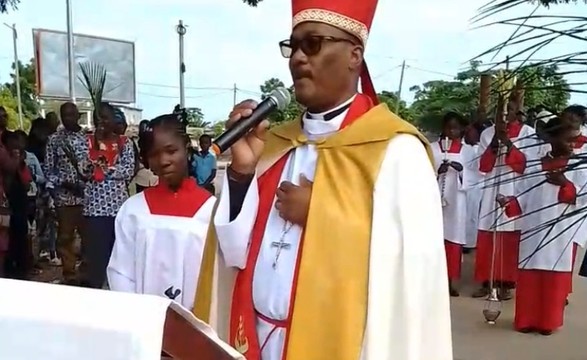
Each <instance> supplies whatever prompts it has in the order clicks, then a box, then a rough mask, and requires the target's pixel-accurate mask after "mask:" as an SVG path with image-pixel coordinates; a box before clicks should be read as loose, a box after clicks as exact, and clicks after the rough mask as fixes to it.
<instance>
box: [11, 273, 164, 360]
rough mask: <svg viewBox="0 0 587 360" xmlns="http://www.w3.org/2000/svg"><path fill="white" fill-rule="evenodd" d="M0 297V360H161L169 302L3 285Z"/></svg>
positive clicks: (34, 285)
mask: <svg viewBox="0 0 587 360" xmlns="http://www.w3.org/2000/svg"><path fill="white" fill-rule="evenodd" d="M0 293H2V296H0V334H1V336H0V359H10V360H33V359H43V360H80V359H83V360H105V359H108V360H159V359H160V358H161V345H162V341H161V340H162V337H163V325H164V323H165V314H166V311H167V307H168V306H169V304H170V303H171V301H170V300H169V299H164V298H160V297H155V296H139V295H134V294H124V293H116V292H111V291H104V290H92V289H84V288H79V287H73V286H63V285H53V284H43V283H38V282H29V281H16V280H4V279H0ZM41 303H42V306H40V304H41Z"/></svg>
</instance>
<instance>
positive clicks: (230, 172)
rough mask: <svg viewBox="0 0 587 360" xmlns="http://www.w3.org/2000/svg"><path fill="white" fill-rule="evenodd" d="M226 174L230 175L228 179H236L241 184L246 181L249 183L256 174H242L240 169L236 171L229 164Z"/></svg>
mask: <svg viewBox="0 0 587 360" xmlns="http://www.w3.org/2000/svg"><path fill="white" fill-rule="evenodd" d="M226 175H227V176H228V180H229V181H234V182H236V183H239V184H244V183H248V182H249V181H251V180H252V179H253V176H255V174H254V173H253V174H242V173H240V172H238V171H235V170H234V169H233V168H232V166H230V165H229V166H228V167H227V168H226Z"/></svg>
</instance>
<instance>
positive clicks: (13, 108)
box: [0, 85, 31, 131]
mask: <svg viewBox="0 0 587 360" xmlns="http://www.w3.org/2000/svg"><path fill="white" fill-rule="evenodd" d="M0 106H2V107H4V109H6V112H7V113H8V128H9V129H11V130H15V129H18V128H19V127H20V122H19V119H18V101H17V100H16V97H14V96H13V95H12V93H11V92H10V89H8V88H7V87H6V86H4V85H0ZM23 126H24V130H25V131H28V129H29V128H30V127H31V120H30V118H27V117H24V116H23Z"/></svg>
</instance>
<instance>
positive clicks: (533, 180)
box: [516, 165, 587, 271]
mask: <svg viewBox="0 0 587 360" xmlns="http://www.w3.org/2000/svg"><path fill="white" fill-rule="evenodd" d="M538 173H544V172H543V171H542V169H541V165H536V166H533V167H532V168H529V169H528V174H529V176H527V177H526V178H524V179H523V180H521V181H519V184H518V185H517V187H516V188H517V190H518V193H519V194H521V195H520V196H519V197H518V202H519V204H520V206H521V208H522V213H523V216H522V217H521V218H520V222H521V225H522V230H523V233H522V239H521V241H520V255H519V261H520V262H519V268H520V269H537V270H547V271H571V270H572V256H573V244H572V242H573V239H574V237H575V235H576V234H577V231H578V229H579V228H580V227H581V224H582V220H583V219H582V218H583V217H584V215H575V216H568V214H573V212H574V211H577V209H580V208H582V207H583V206H584V205H585V199H584V197H577V203H576V204H575V205H571V204H566V203H559V201H558V192H559V189H560V187H559V186H556V185H552V184H549V183H546V182H544V180H545V178H546V177H545V176H531V175H530V174H538ZM575 179H576V180H579V179H581V180H582V184H585V181H586V180H587V174H586V172H585V171H577V172H576V175H575ZM542 182H544V183H542ZM541 183H542V184H541ZM539 184H541V185H539ZM575 188H576V191H577V194H579V193H581V186H578V184H575ZM583 191H585V190H583ZM555 204H556V205H555ZM565 214H567V216H566V217H564V218H562V219H561V216H564V215H565Z"/></svg>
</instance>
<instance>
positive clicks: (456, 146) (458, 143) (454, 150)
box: [438, 139, 463, 154]
mask: <svg viewBox="0 0 587 360" xmlns="http://www.w3.org/2000/svg"><path fill="white" fill-rule="evenodd" d="M438 146H439V147H440V151H442V152H444V149H443V148H442V139H440V140H438ZM462 148H463V143H462V140H461V139H456V140H452V141H451V142H450V147H449V148H448V151H447V153H449V154H459V153H460V152H461V149H462Z"/></svg>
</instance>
